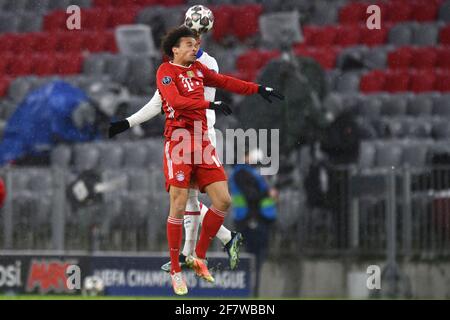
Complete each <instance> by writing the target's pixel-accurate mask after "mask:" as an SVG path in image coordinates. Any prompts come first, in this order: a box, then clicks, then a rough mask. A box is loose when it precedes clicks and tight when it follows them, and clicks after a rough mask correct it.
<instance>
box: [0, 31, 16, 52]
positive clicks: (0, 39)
mask: <svg viewBox="0 0 450 320" xmlns="http://www.w3.org/2000/svg"><path fill="white" fill-rule="evenodd" d="M18 37H19V35H18V34H17V33H4V34H0V43H1V44H2V45H1V46H0V54H2V53H6V54H9V53H12V52H13V51H15V46H16V44H17V41H16V39H17V38H18Z"/></svg>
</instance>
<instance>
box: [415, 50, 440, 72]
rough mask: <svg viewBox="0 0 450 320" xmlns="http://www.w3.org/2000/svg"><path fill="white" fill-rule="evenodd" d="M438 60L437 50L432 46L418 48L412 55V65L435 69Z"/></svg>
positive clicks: (417, 67)
mask: <svg viewBox="0 0 450 320" xmlns="http://www.w3.org/2000/svg"><path fill="white" fill-rule="evenodd" d="M436 61H437V50H436V49H435V48H431V47H425V48H416V49H415V50H414V51H413V54H412V57H411V67H412V68H416V69H433V68H434V67H435V64H436Z"/></svg>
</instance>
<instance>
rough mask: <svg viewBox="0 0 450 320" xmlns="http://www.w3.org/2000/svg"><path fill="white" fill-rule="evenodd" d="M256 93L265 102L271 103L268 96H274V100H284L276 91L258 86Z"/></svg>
mask: <svg viewBox="0 0 450 320" xmlns="http://www.w3.org/2000/svg"><path fill="white" fill-rule="evenodd" d="M258 93H259V94H260V95H261V96H262V97H263V98H264V99H266V100H267V101H269V102H270V103H272V100H270V96H274V97H275V98H278V99H280V100H284V96H283V95H282V94H281V93H279V92H278V91H277V90H275V89H273V88H269V87H264V86H261V85H260V86H259V88H258Z"/></svg>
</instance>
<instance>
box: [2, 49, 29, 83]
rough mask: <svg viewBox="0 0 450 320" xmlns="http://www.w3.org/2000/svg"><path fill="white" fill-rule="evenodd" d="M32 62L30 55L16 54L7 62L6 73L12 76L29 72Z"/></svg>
mask: <svg viewBox="0 0 450 320" xmlns="http://www.w3.org/2000/svg"><path fill="white" fill-rule="evenodd" d="M32 67H33V62H32V59H31V55H27V54H23V55H16V56H14V58H13V59H12V60H11V62H10V63H9V66H8V69H7V73H8V74H9V75H11V76H13V77H17V76H25V75H27V74H31V69H32Z"/></svg>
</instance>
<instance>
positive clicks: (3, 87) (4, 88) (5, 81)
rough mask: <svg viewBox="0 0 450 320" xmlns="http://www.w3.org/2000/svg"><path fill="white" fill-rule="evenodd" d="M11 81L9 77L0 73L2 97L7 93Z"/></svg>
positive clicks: (0, 92)
mask: <svg viewBox="0 0 450 320" xmlns="http://www.w3.org/2000/svg"><path fill="white" fill-rule="evenodd" d="M10 81H11V79H10V78H9V77H6V76H1V75H0V97H4V96H6V95H7V93H8V88H9V83H10Z"/></svg>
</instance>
